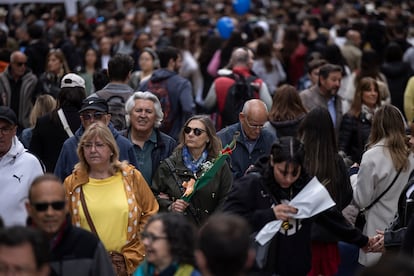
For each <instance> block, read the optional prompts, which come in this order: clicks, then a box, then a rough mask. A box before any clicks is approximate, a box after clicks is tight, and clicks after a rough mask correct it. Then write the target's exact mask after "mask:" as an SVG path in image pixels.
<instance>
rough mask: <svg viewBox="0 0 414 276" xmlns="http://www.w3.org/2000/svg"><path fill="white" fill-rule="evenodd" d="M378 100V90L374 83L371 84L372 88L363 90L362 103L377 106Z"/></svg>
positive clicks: (372, 106) (371, 106)
mask: <svg viewBox="0 0 414 276" xmlns="http://www.w3.org/2000/svg"><path fill="white" fill-rule="evenodd" d="M377 101H378V91H377V90H376V89H375V86H374V84H371V85H370V89H368V90H363V91H362V103H363V104H365V105H367V106H368V107H370V108H375V106H376V105H377Z"/></svg>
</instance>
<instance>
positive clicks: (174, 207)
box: [171, 199, 190, 213]
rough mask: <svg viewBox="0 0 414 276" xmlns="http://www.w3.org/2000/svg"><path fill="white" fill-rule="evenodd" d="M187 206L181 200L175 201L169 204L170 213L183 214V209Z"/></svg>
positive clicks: (186, 203)
mask: <svg viewBox="0 0 414 276" xmlns="http://www.w3.org/2000/svg"><path fill="white" fill-rule="evenodd" d="M188 205H190V204H189V203H188V202H185V201H184V200H182V199H177V200H176V201H174V202H173V203H171V211H173V212H179V213H183V212H184V211H185V209H187V207H188Z"/></svg>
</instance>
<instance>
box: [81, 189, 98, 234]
mask: <svg viewBox="0 0 414 276" xmlns="http://www.w3.org/2000/svg"><path fill="white" fill-rule="evenodd" d="M80 201H81V204H82V209H83V213H84V214H85V217H86V221H87V222H88V225H89V228H91V231H92V233H94V234H95V235H96V236H98V232H97V231H96V228H95V225H94V224H93V221H92V218H91V215H90V214H89V211H88V206H86V201H85V196H84V195H83V189H82V187H81V188H80Z"/></svg>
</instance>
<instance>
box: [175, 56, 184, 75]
mask: <svg viewBox="0 0 414 276" xmlns="http://www.w3.org/2000/svg"><path fill="white" fill-rule="evenodd" d="M182 62H183V59H182V57H181V55H178V57H177V59H176V60H175V61H174V72H177V73H178V72H179V71H180V69H181V65H182Z"/></svg>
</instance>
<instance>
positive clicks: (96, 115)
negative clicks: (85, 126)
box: [81, 112, 106, 121]
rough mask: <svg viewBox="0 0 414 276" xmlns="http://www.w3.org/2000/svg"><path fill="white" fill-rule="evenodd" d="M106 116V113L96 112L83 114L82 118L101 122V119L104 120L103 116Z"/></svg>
mask: <svg viewBox="0 0 414 276" xmlns="http://www.w3.org/2000/svg"><path fill="white" fill-rule="evenodd" d="M104 115H106V113H104V112H95V113H84V114H81V117H82V118H83V119H84V120H86V121H89V120H91V119H92V118H93V119H94V120H100V119H102V116H104Z"/></svg>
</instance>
